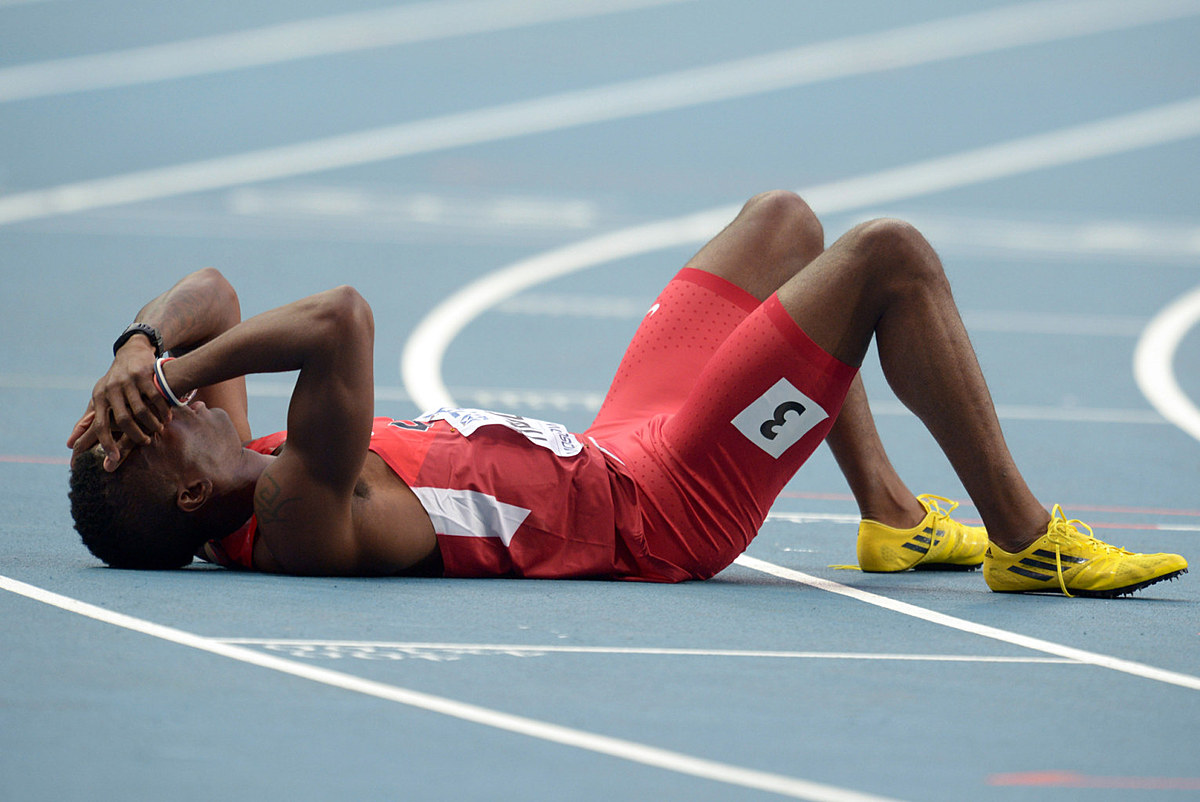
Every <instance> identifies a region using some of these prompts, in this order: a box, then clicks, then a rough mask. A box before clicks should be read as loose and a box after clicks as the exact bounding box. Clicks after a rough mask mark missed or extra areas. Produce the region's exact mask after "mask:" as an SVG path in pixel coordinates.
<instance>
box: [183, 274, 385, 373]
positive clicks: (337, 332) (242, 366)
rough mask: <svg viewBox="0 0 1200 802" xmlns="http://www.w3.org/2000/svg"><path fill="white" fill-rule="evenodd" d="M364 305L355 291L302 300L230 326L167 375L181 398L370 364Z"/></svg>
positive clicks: (328, 293) (324, 293)
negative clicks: (260, 378) (259, 377)
mask: <svg viewBox="0 0 1200 802" xmlns="http://www.w3.org/2000/svg"><path fill="white" fill-rule="evenodd" d="M360 304H361V305H362V306H365V302H362V301H361V298H359V297H358V295H357V293H354V291H353V290H350V289H349V288H339V289H335V290H329V291H326V292H323V293H319V294H317V295H312V296H309V297H307V298H302V299H300V300H299V301H295V302H293V303H290V304H287V305H285V306H281V307H278V308H276V309H272V310H270V311H268V312H263V313H262V314H259V315H256V316H254V317H252V318H250V319H249V320H245V321H242V322H240V323H238V324H237V325H235V326H232V327H230V328H229V329H228V330H226V331H223V332H221V333H220V334H219V336H216V337H214V338H213V339H212V340H211V341H208V342H206V343H204V344H203V347H198V348H196V350H194V351H192V352H191V353H189V354H187V356H186V357H184V358H181V359H179V360H175V361H173V362H171V363H169V364H167V365H165V366H164V369H163V370H164V374H165V376H166V377H167V379H168V383H169V384H170V386H171V388H172V389H173V390H174V391H176V393H178V394H181V393H186V392H187V391H189V390H191V389H194V388H196V387H204V386H206V385H209V384H215V383H217V382H222V381H226V380H228V379H232V378H237V377H239V376H247V375H250V374H253V373H279V372H284V371H292V370H303V369H305V368H306V367H309V368H318V369H321V370H322V371H324V370H326V369H329V370H331V369H332V366H333V365H334V364H335V363H338V362H343V363H354V362H356V361H360V360H362V359H368V360H369V358H370V345H371V344H370V341H369V340H364V338H363V336H362V332H361V331H359V330H356V326H360V325H361V321H359V320H358V317H360V316H361V313H360V310H359V309H358V307H359V305H360ZM368 314H369V313H368ZM164 338H165V335H164Z"/></svg>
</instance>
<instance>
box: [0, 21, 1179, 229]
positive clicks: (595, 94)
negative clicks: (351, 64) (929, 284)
mask: <svg viewBox="0 0 1200 802" xmlns="http://www.w3.org/2000/svg"><path fill="white" fill-rule="evenodd" d="M1195 14H1200V0H1143V2H1140V3H1129V2H1126V0H1049V2H1040V3H1031V4H1027V5H1018V6H1009V7H1003V8H999V9H993V10H989V11H984V12H980V13H975V14H969V15H966V16H962V17H954V18H950V19H944V20H938V21H934V22H928V23H922V24H918V25H912V26H907V27H903V28H897V29H894V30H890V31H884V32H881V33H874V34H866V35H862V36H853V37H849V38H846V39H839V40H836V41H832V42H825V43H821V44H815V45H805V46H802V47H798V48H793V49H790V50H783V51H778V52H774V53H769V54H765V55H761V56H754V57H751V58H746V59H739V60H734V61H727V62H723V63H720V64H715V65H710V66H707V67H700V68H696V69H688V70H682V71H678V72H672V73H667V74H664V75H659V76H655V77H652V78H643V79H638V80H633V81H626V82H622V83H616V84H609V85H606V86H601V87H597V88H593V89H587V90H581V91H574V92H565V93H561V94H556V95H550V96H546V97H542V98H538V99H534V100H528V101H521V102H516V103H508V104H503V105H499V106H492V107H489V108H485V109H478V110H475V111H468V112H461V113H458V114H450V115H446V116H442V117H434V118H429V119H426V120H419V121H416V122H410V123H402V124H399V125H393V126H386V127H383V128H375V129H370V130H367V131H360V132H358V133H353V134H345V135H341V136H335V137H329V138H325V139H318V140H311V141H308V142H301V143H297V144H293V145H286V146H283V147H277V148H266V149H263V150H257V151H251V152H248V153H242V154H237V155H233V156H225V157H219V158H214V159H206V160H202V161H196V162H189V163H186V164H179V165H174V166H170V167H161V168H155V169H149V170H141V171H138V172H133V173H126V174H124V175H118V176H112V177H109V178H99V179H93V180H87V181H79V182H76V183H72V184H65V185H61V186H58V187H51V188H48V189H40V190H31V191H28V192H21V193H15V194H12V195H7V196H0V225H5V224H11V223H16V222H21V221H26V220H36V219H41V218H45V217H52V216H55V215H60V214H70V213H73V212H80V211H85V210H88V209H99V208H105V207H110V206H118V205H121V204H126V203H135V202H138V201H147V200H154V199H159V198H168V197H174V196H178V195H184V194H188V193H192V192H202V191H206V190H214V189H224V188H228V187H233V186H241V185H245V184H252V183H257V182H261V181H270V180H275V179H281V178H289V177H294V176H298V175H306V174H311V173H316V172H321V171H325V170H334V169H338V168H343V167H352V166H357V165H363V164H369V163H373V162H379V161H384V160H388V159H396V158H400V157H403V156H412V155H415V154H420V153H431V152H436V151H442V150H446V149H449V148H456V147H465V146H468V145H478V144H482V143H485V142H497V141H501V140H505V139H511V138H514V137H521V136H529V135H531V134H537V133H546V132H549V131H559V130H563V129H567V128H572V127H577V126H582V125H590V124H594V123H599V122H607V121H612V120H620V119H627V118H630V117H637V116H643V115H648V114H656V113H660V112H664V111H669V110H674V109H682V108H687V107H691V106H698V105H703V104H708V103H716V102H719V101H722V100H730V99H733V98H740V97H747V96H751V95H757V94H763V93H767V92H774V91H778V90H781V89H787V88H793V87H797V86H802V85H805V84H812V83H817V82H820V81H828V80H832V79H835V78H842V77H846V76H850V75H862V74H866V73H870V72H876V71H882V70H891V69H898V68H901V67H908V66H913V65H916V64H927V63H931V62H935V61H941V60H946V59H952V58H961V57H964V56H970V55H977V54H980V53H989V52H995V51H998V50H1004V49H1009V48H1014V47H1019V46H1023V45H1030V44H1034V43H1045V42H1051V41H1058V40H1062V39H1067V38H1071V37H1077V36H1083V35H1087V34H1094V33H1098V32H1102V31H1113V30H1119V29H1122V28H1129V27H1132V26H1139V25H1147V24H1151V23H1155V22H1161V21H1164V20H1168V19H1176V18H1180V17H1186V16H1193V15H1195ZM1003 155H1004V154H1002V153H996V154H995V156H996V157H997V158H1001V157H1002V156H1003ZM948 167H949V168H953V165H948ZM1000 169H1001V170H1003V167H1002V166H1001V167H1000ZM905 177H906V176H903V175H900V174H898V175H896V176H895V178H896V180H903V179H904V178H905ZM926 178H927V179H932V178H933V176H932V175H927V176H926ZM927 191H928V190H927ZM897 197H905V196H904V195H903V194H902V193H901V194H900V195H897V193H896V192H895V191H892V192H883V193H880V194H879V195H878V198H877V199H872V200H870V201H867V202H866V203H876V202H887V201H890V200H893V199H895V198H897Z"/></svg>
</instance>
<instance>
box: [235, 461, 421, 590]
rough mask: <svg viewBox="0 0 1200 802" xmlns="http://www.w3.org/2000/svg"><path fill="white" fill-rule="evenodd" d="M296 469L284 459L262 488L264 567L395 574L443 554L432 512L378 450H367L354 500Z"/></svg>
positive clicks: (258, 503)
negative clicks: (328, 490)
mask: <svg viewBox="0 0 1200 802" xmlns="http://www.w3.org/2000/svg"><path fill="white" fill-rule="evenodd" d="M288 467H289V466H288V465H287V461H286V460H282V459H279V460H276V461H275V462H274V463H272V465H271V466H270V468H268V470H266V471H264V472H263V474H262V476H261V477H260V478H259V481H258V485H257V487H256V488H255V495H254V509H255V515H256V516H257V517H258V526H259V537H258V543H257V544H256V547H255V555H254V561H255V564H256V567H258V568H259V569H260V570H263V571H269V572H281V573H292V574H310V575H341V576H390V575H395V574H402V573H406V572H409V571H410V570H412V569H414V568H415V567H418V566H421V565H425V564H427V563H428V561H429V559H430V558H431V557H432V556H433V555H435V554H436V552H437V536H436V535H435V533H434V530H433V524H432V523H431V522H430V520H429V516H428V515H427V514H426V513H425V510H424V508H423V507H422V506H421V503H420V501H419V500H418V499H417V497H416V495H415V494H414V493H413V492H412V490H411V489H409V487H408V486H407V485H406V484H405V483H404V481H403V480H402V479H400V477H399V476H397V475H396V474H395V473H394V472H393V471H392V470H391V469H390V468H389V467H388V466H387V464H386V463H385V462H384V461H383V460H382V459H381V458H380V457H379V456H378V455H376V454H374V453H369V454H368V455H367V459H366V461H365V462H364V464H363V468H362V471H361V473H360V475H359V477H358V480H357V482H356V483H355V485H354V490H353V493H352V494H351V496H350V497H349V498H341V497H337V496H334V495H332V494H326V493H323V492H322V488H320V487H319V486H314V485H313V484H311V483H307V482H297V481H296V477H292V476H290V471H289V470H288ZM325 496H328V497H325Z"/></svg>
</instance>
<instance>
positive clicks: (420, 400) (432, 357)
mask: <svg viewBox="0 0 1200 802" xmlns="http://www.w3.org/2000/svg"><path fill="white" fill-rule="evenodd" d="M1198 135H1200V97H1196V98H1191V99H1189V100H1185V101H1181V102H1178V103H1169V104H1166V105H1163V106H1158V107H1155V108H1152V109H1148V110H1145V111H1141V112H1137V113H1134V114H1127V115H1122V116H1118V117H1112V118H1108V119H1105V120H1100V121H1098V122H1093V123H1088V124H1085V125H1078V126H1072V127H1070V128H1064V129H1061V130H1058V131H1052V132H1049V133H1046V134H1040V135H1037V136H1031V137H1024V138H1021V139H1015V140H1012V141H1009V142H1004V143H1001V144H998V145H992V146H988V147H983V148H976V149H973V150H968V151H964V152H962V153H958V154H954V155H951V156H944V157H941V158H935V159H928V160H925V161H921V162H917V163H915V164H910V165H906V166H903V167H897V168H894V169H891V170H884V171H882V172H878V173H872V174H869V175H865V176H860V177H857V178H850V179H846V180H844V181H836V182H833V183H829V184H822V185H820V186H815V187H810V188H808V189H805V190H801V194H802V195H804V197H805V198H806V199H807V200H808V202H809V203H810V204H811V205H812V206H813V208H814V209H816V210H817V212H818V213H820V214H831V213H841V212H848V211H852V210H855V209H862V208H865V207H868V206H872V205H876V204H881V203H889V202H894V201H898V200H904V199H909V198H914V197H918V196H920V195H927V194H931V193H934V192H941V191H943V190H947V189H952V188H956V187H963V186H968V185H970V184H977V183H981V182H984V181H990V180H994V179H998V178H1006V177H1011V176H1014V175H1018V174H1021V173H1028V172H1033V171H1035V170H1042V169H1046V168H1048V167H1057V166H1061V165H1065V164H1071V163H1074V162H1079V161H1084V160H1086V159H1092V158H1097V157H1100V156H1110V155H1113V154H1117V153H1124V152H1127V151H1130V150H1136V149H1139V148H1146V147H1151V146H1153V145H1160V144H1163V143H1166V142H1173V141H1177V140H1180V139H1187V138H1190V137H1194V136H1198ZM739 208H740V207H739V206H738V205H737V204H734V205H730V206H722V207H720V208H717V209H712V210H709V211H705V212H699V213H697V214H691V215H687V216H686V217H679V218H674V219H671V220H664V221H661V222H657V223H651V224H647V225H642V226H637V227H635V228H628V229H624V230H621V231H617V232H613V233H611V234H605V235H602V236H599V237H593V238H591V239H587V240H583V241H582V242H578V243H575V244H573V245H569V246H567V247H564V248H559V249H557V250H553V251H549V252H547V253H543V254H541V255H539V256H535V257H533V258H530V259H525V260H522V261H520V262H517V263H515V264H512V265H509V266H508V267H505V268H502V269H500V270H497V271H495V272H493V273H490V274H488V275H486V276H484V277H483V278H480V279H478V280H477V281H474V282H472V283H470V284H468V285H467V286H465V287H463V288H462V289H461V290H459V291H458V292H455V293H454V294H452V295H451V296H449V297H448V298H446V299H445V300H444V301H442V302H441V303H439V304H438V305H437V306H436V307H434V308H433V309H432V310H431V311H430V312H429V314H428V315H426V316H425V318H424V319H423V320H421V322H420V323H419V324H418V325H417V327H416V328H415V329H414V330H413V333H412V335H411V336H410V337H409V340H408V342H407V343H406V344H405V347H404V352H403V354H402V355H401V359H400V373H401V376H402V378H403V382H404V386H405V388H406V389H407V390H408V392H409V394H410V395H411V396H412V397H413V399H414V400H415V401H416V403H417V406H418V407H420V408H422V409H437V408H438V407H443V406H454V399H453V398H452V396H451V395H450V391H449V390H448V389H447V388H446V385H445V382H444V381H443V378H442V361H443V358H444V357H445V353H446V349H447V348H449V346H450V343H451V342H452V341H453V340H454V338H455V337H457V336H458V334H459V332H461V331H462V330H463V329H464V328H465V327H466V326H467V325H468V324H469V323H470V322H471V321H472V320H474V319H475V318H476V317H478V316H479V315H480V314H482V313H483V312H484V311H486V310H487V309H489V308H491V307H492V306H495V305H496V304H497V303H500V302H501V301H504V300H506V299H508V298H511V297H512V296H513V295H515V294H516V293H518V292H521V291H522V290H525V289H528V288H529V287H532V286H535V285H537V284H540V283H542V282H544V281H549V280H550V279H553V278H557V277H559V276H564V275H567V274H569V273H574V272H576V271H579V270H584V269H586V268H590V267H595V266H597V265H601V264H606V263H608V262H612V261H614V260H616V259H621V258H625V257H629V256H634V255H638V254H645V253H651V252H653V251H656V250H662V249H664V248H670V247H675V246H681V245H696V244H698V243H702V242H704V241H705V240H707V239H709V238H711V237H712V236H713V235H715V234H716V233H717V232H718V231H720V229H721V227H722V226H723V225H724V224H725V223H727V222H728V221H729V220H730V219H732V218H733V216H734V215H735V214H736V213H737V211H738V209H739Z"/></svg>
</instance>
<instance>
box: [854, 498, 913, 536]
mask: <svg viewBox="0 0 1200 802" xmlns="http://www.w3.org/2000/svg"><path fill="white" fill-rule="evenodd" d="M858 511H859V514H860V515H861V516H862V517H863V518H864V519H865V520H869V521H876V522H878V523H881V524H883V525H885V526H890V527H892V528H893V529H912V528H913V527H914V526H916V525H917V524H919V523H921V521H923V520H925V516H926V515H927V514H928V512H927V510H926V509H925V508H924V507H923V506H921V502H919V501H917V499H916V497H915V496H913V495H912V494H911V493H909V494H905V495H904V496H901V497H896V496H891V495H888V496H885V497H882V498H872V499H870V500H869V501H860V502H859V505H858Z"/></svg>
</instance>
